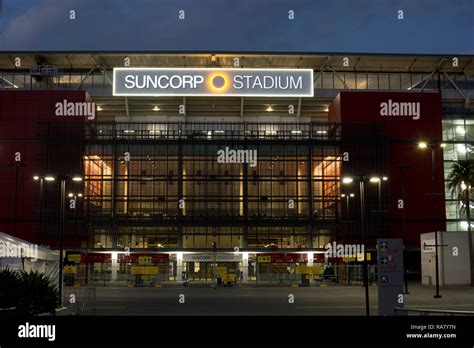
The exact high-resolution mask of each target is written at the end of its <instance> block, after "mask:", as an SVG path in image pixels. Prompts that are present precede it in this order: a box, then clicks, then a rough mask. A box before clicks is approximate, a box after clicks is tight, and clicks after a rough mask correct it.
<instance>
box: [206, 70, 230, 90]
mask: <svg viewBox="0 0 474 348" xmlns="http://www.w3.org/2000/svg"><path fill="white" fill-rule="evenodd" d="M228 80H229V77H228V76H227V75H226V74H225V73H223V72H215V73H212V74H211V75H210V76H209V78H208V88H209V90H210V91H211V92H213V93H225V92H226V91H227V89H228V88H229V85H230V83H229V81H228Z"/></svg>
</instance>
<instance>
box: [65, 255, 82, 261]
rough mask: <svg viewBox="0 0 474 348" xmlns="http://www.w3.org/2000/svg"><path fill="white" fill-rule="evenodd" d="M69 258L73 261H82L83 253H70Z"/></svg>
mask: <svg viewBox="0 0 474 348" xmlns="http://www.w3.org/2000/svg"><path fill="white" fill-rule="evenodd" d="M67 259H68V261H71V262H81V254H69V255H68V256H67Z"/></svg>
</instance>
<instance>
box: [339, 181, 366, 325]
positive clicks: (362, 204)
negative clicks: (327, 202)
mask: <svg viewBox="0 0 474 348" xmlns="http://www.w3.org/2000/svg"><path fill="white" fill-rule="evenodd" d="M354 180H356V181H358V182H359V191H360V193H359V200H360V222H361V234H362V236H361V237H362V245H363V250H364V252H363V256H362V277H363V283H364V288H365V314H366V315H367V316H369V315H370V307H369V274H368V270H367V257H366V253H367V250H366V233H365V181H366V180H367V177H365V176H358V177H344V178H343V179H342V183H343V184H346V185H349V184H351V183H352V182H354Z"/></svg>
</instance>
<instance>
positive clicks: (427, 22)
mask: <svg viewBox="0 0 474 348" xmlns="http://www.w3.org/2000/svg"><path fill="white" fill-rule="evenodd" d="M0 1H2V0H0ZM400 9H401V10H403V11H404V17H405V19H403V20H398V19H397V11H398V10H400ZM70 10H75V11H76V20H74V21H72V20H70V19H69V11H70ZM179 10H185V13H186V19H185V20H179V19H178V11H179ZM289 10H294V11H295V19H294V20H293V21H290V20H288V11H289ZM0 32H1V33H0V51H183V52H189V51H203V52H219V51H232V52H236V51H245V52H313V53H317V52H334V53H345V52H348V53H394V54H400V53H403V54H474V0H3V11H2V14H1V16H0Z"/></svg>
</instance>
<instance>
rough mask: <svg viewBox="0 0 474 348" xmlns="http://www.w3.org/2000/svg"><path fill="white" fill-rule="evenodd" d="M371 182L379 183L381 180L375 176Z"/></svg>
mask: <svg viewBox="0 0 474 348" xmlns="http://www.w3.org/2000/svg"><path fill="white" fill-rule="evenodd" d="M369 181H370V182H379V181H380V178H379V177H376V176H373V177H371V178H370V180H369Z"/></svg>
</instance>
